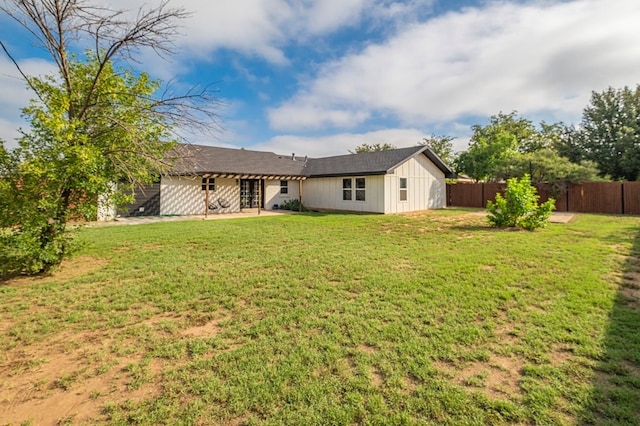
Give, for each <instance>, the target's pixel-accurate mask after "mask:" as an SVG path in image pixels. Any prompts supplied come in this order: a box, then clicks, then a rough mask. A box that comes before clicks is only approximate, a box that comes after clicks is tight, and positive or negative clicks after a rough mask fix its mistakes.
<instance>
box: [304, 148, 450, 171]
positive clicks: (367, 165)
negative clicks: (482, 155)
mask: <svg viewBox="0 0 640 426" xmlns="http://www.w3.org/2000/svg"><path fill="white" fill-rule="evenodd" d="M421 153H423V154H424V155H425V156H426V157H427V158H429V160H431V161H432V162H433V163H434V164H435V166H436V167H437V168H438V169H440V170H441V171H442V172H443V173H444V174H445V176H446V177H452V176H453V174H454V173H453V170H451V169H450V168H449V167H448V166H447V165H446V164H445V163H444V162H443V161H442V160H441V159H440V157H438V156H437V155H436V154H435V153H434V152H433V151H432V150H431V149H430V148H429V147H426V146H413V147H409V148H399V149H389V150H385V151H376V152H363V153H360V154H347V155H339V156H335V157H325V158H315V159H312V160H309V164H308V167H307V170H306V171H305V173H306V174H307V176H309V177H330V176H356V175H380V174H387V173H391V172H392V171H393V170H394V169H395V168H396V167H398V166H399V165H400V164H402V163H404V162H405V161H407V160H408V159H409V158H411V157H413V156H414V155H416V154H421Z"/></svg>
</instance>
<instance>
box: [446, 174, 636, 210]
mask: <svg viewBox="0 0 640 426" xmlns="http://www.w3.org/2000/svg"><path fill="white" fill-rule="evenodd" d="M506 187H507V185H506V184H504V183H460V182H458V183H455V184H447V205H448V206H455V207H478V208H484V207H486V206H487V201H489V200H491V201H495V199H496V194H497V193H501V194H503V195H504V190H505V189H506ZM536 188H537V189H538V195H540V202H545V201H547V200H548V199H549V198H551V197H553V198H555V200H556V211H560V212H578V213H607V214H637V215H640V182H591V183H583V184H569V185H566V186H564V185H563V186H561V187H557V186H556V187H555V188H554V187H553V186H552V185H549V184H540V185H536Z"/></svg>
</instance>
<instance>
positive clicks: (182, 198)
mask: <svg viewBox="0 0 640 426" xmlns="http://www.w3.org/2000/svg"><path fill="white" fill-rule="evenodd" d="M215 185H216V189H215V191H210V192H209V201H210V202H217V201H218V200H219V199H220V198H222V199H224V200H226V201H228V202H229V203H230V204H231V205H230V206H229V207H227V208H222V207H220V205H219V204H218V208H217V209H216V210H212V211H211V212H212V213H213V212H216V213H233V212H239V211H240V186H239V185H238V183H236V180H235V179H219V178H218V179H216V180H215ZM205 198H206V194H205V191H203V190H202V178H201V177H197V178H191V177H177V176H163V177H162V180H161V182H160V214H161V215H174V214H175V215H188V214H204V213H205Z"/></svg>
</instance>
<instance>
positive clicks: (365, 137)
mask: <svg viewBox="0 0 640 426" xmlns="http://www.w3.org/2000/svg"><path fill="white" fill-rule="evenodd" d="M423 137H425V134H424V132H422V131H420V130H417V129H385V130H378V131H372V132H366V133H340V134H335V135H330V136H317V137H313V136H308V137H305V136H295V135H283V136H276V137H273V138H271V139H269V140H268V141H265V142H262V143H259V144H256V145H252V146H251V149H255V150H260V151H271V152H275V153H277V154H287V155H288V154H290V153H295V154H296V155H297V156H300V157H303V156H305V155H308V156H309V157H325V156H331V155H343V154H348V153H349V150H353V149H355V148H356V147H357V146H358V145H362V144H363V143H367V144H370V145H371V144H377V143H379V144H385V143H390V144H391V145H395V146H396V147H398V148H404V147H409V146H415V145H417V144H418V142H420V141H421V140H422V138H423Z"/></svg>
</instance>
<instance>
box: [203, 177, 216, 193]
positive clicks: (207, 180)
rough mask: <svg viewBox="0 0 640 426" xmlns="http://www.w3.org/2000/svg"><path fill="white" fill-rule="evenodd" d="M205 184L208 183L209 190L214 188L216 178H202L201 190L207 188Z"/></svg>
mask: <svg viewBox="0 0 640 426" xmlns="http://www.w3.org/2000/svg"><path fill="white" fill-rule="evenodd" d="M207 185H209V191H215V190H216V180H215V179H214V178H202V190H203V191H206V190H207Z"/></svg>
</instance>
